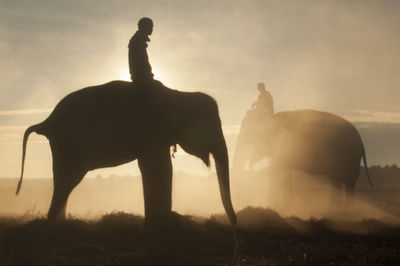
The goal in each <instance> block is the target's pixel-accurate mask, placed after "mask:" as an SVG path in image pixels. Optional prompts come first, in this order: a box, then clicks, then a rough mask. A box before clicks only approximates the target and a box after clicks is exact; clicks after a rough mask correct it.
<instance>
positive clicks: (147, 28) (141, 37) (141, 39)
mask: <svg viewBox="0 0 400 266" xmlns="http://www.w3.org/2000/svg"><path fill="white" fill-rule="evenodd" d="M152 33H153V21H152V20H151V19H150V18H147V17H143V18H141V19H140V20H139V22H138V30H137V31H136V32H135V34H134V35H133V36H132V38H131V39H130V41H129V45H128V48H129V53H128V57H129V72H130V74H131V80H132V82H134V83H136V84H144V83H149V82H152V81H154V79H153V77H154V75H153V72H152V69H151V65H150V63H149V57H148V55H147V50H146V48H147V46H148V45H147V43H148V42H149V41H150V38H149V36H150V35H151V34H152Z"/></svg>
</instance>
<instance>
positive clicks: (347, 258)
mask: <svg viewBox="0 0 400 266" xmlns="http://www.w3.org/2000/svg"><path fill="white" fill-rule="evenodd" d="M175 215H176V217H177V219H178V220H179V221H180V222H179V226H177V227H175V228H174V229H171V230H169V231H168V232H164V233H163V234H161V235H160V236H159V237H158V238H157V240H156V241H155V240H154V239H153V240H151V239H148V238H147V237H146V234H145V231H144V226H143V224H144V218H143V217H141V216H136V215H132V214H128V213H122V212H113V213H110V214H107V215H104V216H103V217H102V218H101V219H99V220H93V221H90V220H86V221H82V220H78V219H74V218H70V219H68V220H67V221H65V222H59V223H51V222H48V221H47V220H45V219H33V220H31V218H29V217H21V218H2V219H0V232H1V239H0V240H1V241H0V264H1V265H230V264H231V262H232V261H234V262H236V263H237V265H272V264H274V265H288V264H294V265H299V264H315V265H327V264H349V265H350V264H351V265H366V264H368V265H381V264H386V265H387V264H392V265H394V264H398V263H400V240H399V239H400V238H399V237H400V227H398V226H395V225H389V224H385V223H383V222H380V221H377V220H363V221H359V222H350V221H344V220H329V219H323V220H318V219H313V218H311V219H308V220H302V219H299V218H296V217H288V218H284V217H281V216H279V215H278V214H277V213H276V212H274V211H272V210H269V209H262V208H250V207H249V208H246V209H243V210H242V211H239V212H238V231H237V232H238V233H237V237H236V239H235V234H234V231H233V229H232V227H231V226H229V225H228V221H227V218H226V216H224V215H220V216H213V217H211V218H209V219H201V218H196V217H189V216H185V217H184V216H179V215H177V214H175Z"/></svg>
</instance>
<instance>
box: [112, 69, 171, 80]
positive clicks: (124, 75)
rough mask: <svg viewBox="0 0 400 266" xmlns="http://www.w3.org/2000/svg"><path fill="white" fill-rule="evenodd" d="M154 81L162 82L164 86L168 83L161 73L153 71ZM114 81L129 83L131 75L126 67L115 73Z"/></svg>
mask: <svg viewBox="0 0 400 266" xmlns="http://www.w3.org/2000/svg"><path fill="white" fill-rule="evenodd" d="M153 74H154V79H156V80H159V81H161V82H163V83H164V84H169V83H168V77H167V76H166V75H165V73H163V72H162V71H157V70H155V69H153ZM116 79H118V80H125V81H131V74H130V73H129V69H128V68H127V67H120V68H119V69H118V71H117V76H116Z"/></svg>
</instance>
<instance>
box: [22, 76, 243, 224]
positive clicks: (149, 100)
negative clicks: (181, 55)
mask: <svg viewBox="0 0 400 266" xmlns="http://www.w3.org/2000/svg"><path fill="white" fill-rule="evenodd" d="M32 132H36V133H38V134H41V135H44V136H46V137H47V139H48V140H49V143H50V147H51V152H52V157H53V178H54V190H53V197H52V200H51V205H50V208H49V211H48V218H49V219H50V220H58V219H62V218H65V213H66V206H67V201H68V197H69V195H70V193H71V191H72V190H73V189H74V187H75V186H77V185H78V184H79V182H80V181H81V180H82V178H83V177H84V176H85V174H86V173H87V172H88V171H90V170H93V169H97V168H103V167H111V166H117V165H120V164H124V163H128V162H130V161H133V160H135V159H138V164H139V168H140V171H141V174H142V180H143V192H144V193H143V194H144V204H145V221H146V222H149V221H150V220H157V219H158V218H157V217H160V215H161V216H162V215H168V214H170V213H171V193H172V165H171V156H170V147H171V146H172V145H176V144H179V145H180V146H181V147H182V148H183V150H185V151H186V152H187V153H189V154H192V155H194V156H197V157H198V158H200V159H201V160H202V161H203V162H204V163H205V164H206V165H207V166H208V165H209V156H210V154H212V155H213V157H214V159H215V166H216V171H217V176H218V181H219V187H220V194H221V198H222V203H223V206H224V208H225V211H226V213H227V215H228V217H229V220H230V222H231V224H233V225H235V224H236V214H235V212H234V209H233V206H232V202H231V196H230V184H229V165H228V153H227V147H226V143H225V138H224V136H223V132H222V128H221V121H220V118H219V113H218V106H217V104H216V102H215V100H214V99H213V98H211V97H210V96H208V95H206V94H203V93H199V92H181V91H177V90H172V89H169V88H166V87H164V86H160V85H158V86H147V87H145V88H140V87H136V88H134V87H133V86H132V83H131V82H124V81H111V82H109V83H106V84H103V85H99V86H92V87H87V88H84V89H81V90H78V91H75V92H73V93H71V94H69V95H67V96H66V97H65V98H63V99H62V100H61V101H60V102H59V103H58V104H57V106H56V107H55V109H54V110H53V112H52V113H51V114H50V116H49V117H48V118H47V119H46V120H44V121H43V122H41V123H39V124H36V125H33V126H31V127H29V128H28V129H27V130H26V131H25V134H24V138H23V154H22V170H21V178H20V181H19V183H18V188H17V192H16V193H17V194H18V192H19V191H20V188H21V184H22V178H23V173H24V162H25V155H26V144H27V140H28V137H29V134H31V133H32Z"/></svg>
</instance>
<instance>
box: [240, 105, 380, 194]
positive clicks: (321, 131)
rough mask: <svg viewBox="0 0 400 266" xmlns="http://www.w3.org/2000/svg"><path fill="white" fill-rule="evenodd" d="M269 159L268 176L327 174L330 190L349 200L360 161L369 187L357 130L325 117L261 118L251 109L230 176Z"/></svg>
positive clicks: (316, 114) (311, 114)
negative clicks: (269, 169) (362, 163)
mask: <svg viewBox="0 0 400 266" xmlns="http://www.w3.org/2000/svg"><path fill="white" fill-rule="evenodd" d="M266 157H269V158H270V159H271V168H272V169H273V171H272V173H280V174H281V175H283V176H286V177H288V176H290V174H291V172H292V171H293V170H299V171H303V172H306V173H309V174H316V175H325V176H327V177H328V178H329V180H330V184H331V187H332V188H333V189H332V190H333V192H334V193H332V197H333V200H337V199H336V197H335V194H336V195H337V193H336V192H337V190H340V189H341V188H342V187H343V186H344V187H345V190H346V194H347V196H348V198H351V196H352V194H353V192H354V188H355V185H356V182H357V179H358V176H359V173H360V161H361V159H363V161H364V165H365V169H366V171H367V177H368V181H369V184H370V186H372V183H371V181H370V177H369V174H368V166H367V161H366V156H365V150H364V145H363V143H362V140H361V137H360V135H359V133H358V131H357V129H356V128H355V127H354V126H353V125H352V124H351V123H350V122H349V121H347V120H345V119H343V118H341V117H339V116H336V115H333V114H330V113H326V112H319V111H315V110H297V111H286V112H279V113H276V114H270V115H262V116H260V114H257V113H256V112H255V110H250V111H248V113H247V116H246V117H245V118H244V120H243V122H242V125H241V130H240V133H239V135H238V139H237V144H236V150H235V154H234V159H233V173H234V174H241V173H243V171H244V169H245V166H246V164H248V165H249V166H250V168H251V167H252V165H253V164H254V163H255V162H257V161H259V160H261V159H263V158H266Z"/></svg>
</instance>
